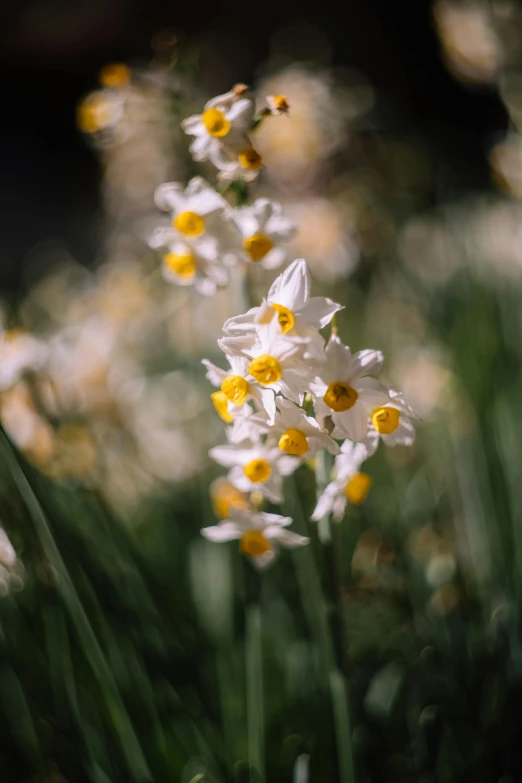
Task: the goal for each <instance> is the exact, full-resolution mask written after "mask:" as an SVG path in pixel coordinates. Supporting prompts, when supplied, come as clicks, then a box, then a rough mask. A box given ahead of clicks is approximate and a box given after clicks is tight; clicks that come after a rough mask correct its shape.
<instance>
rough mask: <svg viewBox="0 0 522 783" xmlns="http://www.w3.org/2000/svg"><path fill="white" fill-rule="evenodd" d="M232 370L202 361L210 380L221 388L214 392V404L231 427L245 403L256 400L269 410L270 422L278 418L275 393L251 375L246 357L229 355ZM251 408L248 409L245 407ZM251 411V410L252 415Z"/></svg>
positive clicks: (206, 360) (205, 360)
mask: <svg viewBox="0 0 522 783" xmlns="http://www.w3.org/2000/svg"><path fill="white" fill-rule="evenodd" d="M227 359H228V363H229V365H230V369H229V370H222V369H221V367H216V365H215V364H212V362H209V361H208V359H203V360H202V364H203V365H204V366H205V367H206V368H207V378H208V379H209V381H210V383H211V384H212V385H213V386H217V387H218V388H219V392H214V394H213V395H212V401H213V403H214V406H215V408H216V410H217V412H218V413H219V415H220V416H221V418H222V419H223V420H224V421H225V422H227V424H230V422H231V421H232V420H233V419H234V417H235V416H236V415H237V414H238V412H239V411H240V410H242V409H244V407H245V403H248V401H249V400H254V402H256V403H257V404H258V405H260V406H261V407H262V408H264V409H265V411H267V415H268V416H269V418H270V419H273V417H274V415H275V399H274V392H273V391H272V390H271V389H267V388H266V387H265V386H262V385H261V384H260V383H258V382H257V381H256V380H255V379H254V378H253V377H252V376H251V375H250V374H249V372H248V368H249V365H250V360H249V359H247V358H246V357H244V356H227ZM246 407H247V408H249V406H246ZM251 412H252V410H251V408H249V413H251Z"/></svg>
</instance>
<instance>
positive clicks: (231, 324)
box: [223, 258, 344, 361]
mask: <svg viewBox="0 0 522 783" xmlns="http://www.w3.org/2000/svg"><path fill="white" fill-rule="evenodd" d="M310 292H311V280H310V270H309V269H308V265H307V263H306V261H305V260H304V259H303V258H299V259H297V260H296V261H294V262H293V263H292V264H290V266H289V267H288V268H287V269H285V271H284V272H283V273H282V274H280V275H279V277H277V278H276V279H275V280H274V282H273V283H272V286H271V287H270V290H269V292H268V296H267V299H266V301H267V303H268V304H269V305H270V307H271V311H268V314H269V315H270V314H271V315H272V317H276V318H277V320H278V321H279V326H280V327H281V331H282V332H283V334H285V335H288V336H289V337H294V336H296V337H302V338H306V339H307V340H308V344H307V346H306V351H305V356H307V355H310V356H311V357H313V358H315V359H318V360H320V361H321V360H323V359H324V340H323V338H322V337H321V335H320V334H319V333H318V329H322V328H323V327H325V326H327V325H328V324H329V323H330V321H331V320H332V318H333V316H334V315H335V313H336V312H338V311H339V310H342V309H344V308H343V306H342V305H340V304H336V303H335V302H332V300H331V299H327V298H326V297H324V296H311V295H310ZM258 314H259V308H258V307H254V308H252V309H251V310H249V311H248V312H247V313H245V315H240V316H238V317H236V318H230V319H229V320H228V321H226V322H225V325H224V326H223V331H225V332H226V333H227V334H230V335H241V334H246V333H248V332H253V331H255V328H256V318H257V316H258Z"/></svg>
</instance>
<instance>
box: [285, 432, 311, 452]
mask: <svg viewBox="0 0 522 783" xmlns="http://www.w3.org/2000/svg"><path fill="white" fill-rule="evenodd" d="M278 445H279V448H280V449H281V451H286V453H287V454H294V455H295V456H297V457H302V456H303V454H305V453H306V452H307V451H308V438H307V437H306V435H305V434H304V433H303V432H301V430H294V429H290V430H287V431H286V432H283V434H282V435H281V437H280V438H279V444H278Z"/></svg>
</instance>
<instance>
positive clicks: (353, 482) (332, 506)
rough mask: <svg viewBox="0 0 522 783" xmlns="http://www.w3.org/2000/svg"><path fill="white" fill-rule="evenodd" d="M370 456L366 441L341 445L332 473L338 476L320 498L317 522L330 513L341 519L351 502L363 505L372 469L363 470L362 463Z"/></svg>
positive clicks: (317, 506) (334, 517)
mask: <svg viewBox="0 0 522 783" xmlns="http://www.w3.org/2000/svg"><path fill="white" fill-rule="evenodd" d="M366 457H367V453H366V448H365V446H364V444H363V443H352V442H351V441H348V440H347V441H345V442H344V443H343V445H342V446H341V454H339V456H338V457H336V459H335V464H334V468H333V471H332V475H333V477H334V479H333V481H331V482H330V483H329V484H328V485H327V486H326V487H325V489H324V491H323V493H322V494H321V496H320V497H319V498H318V500H317V505H316V507H315V509H314V512H313V514H312V517H311V518H312V520H313V521H314V522H317V521H318V520H320V519H322V517H324V516H326V515H327V514H332V516H333V519H334V520H335V521H336V522H339V521H340V520H341V519H342V518H343V516H344V513H345V511H346V505H347V503H353V504H354V505H359V504H360V503H362V502H363V501H364V500H365V499H366V496H367V495H368V492H369V491H370V487H371V485H372V478H371V476H369V475H368V473H362V472H361V470H360V467H361V465H362V463H363V462H364V460H365V459H366Z"/></svg>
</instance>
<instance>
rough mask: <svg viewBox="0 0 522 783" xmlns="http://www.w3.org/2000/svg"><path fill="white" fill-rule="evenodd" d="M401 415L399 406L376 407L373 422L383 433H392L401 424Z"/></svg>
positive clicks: (378, 430)
mask: <svg viewBox="0 0 522 783" xmlns="http://www.w3.org/2000/svg"><path fill="white" fill-rule="evenodd" d="M400 416H401V414H400V411H398V410H397V408H375V410H374V412H373V413H372V424H373V426H374V427H375V429H376V430H377V432H379V433H380V434H381V435H390V433H392V432H393V431H394V430H396V429H397V427H398V426H399V419H400Z"/></svg>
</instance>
